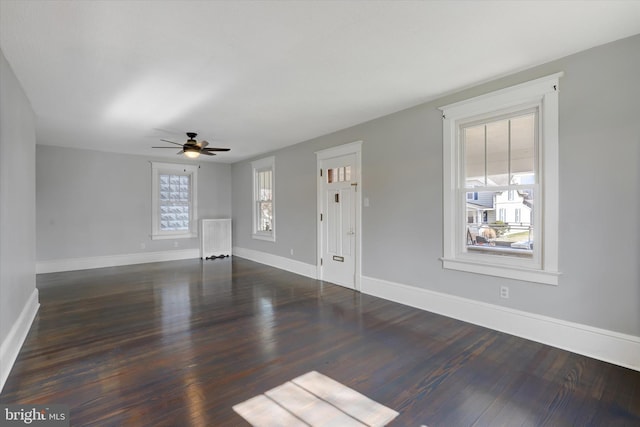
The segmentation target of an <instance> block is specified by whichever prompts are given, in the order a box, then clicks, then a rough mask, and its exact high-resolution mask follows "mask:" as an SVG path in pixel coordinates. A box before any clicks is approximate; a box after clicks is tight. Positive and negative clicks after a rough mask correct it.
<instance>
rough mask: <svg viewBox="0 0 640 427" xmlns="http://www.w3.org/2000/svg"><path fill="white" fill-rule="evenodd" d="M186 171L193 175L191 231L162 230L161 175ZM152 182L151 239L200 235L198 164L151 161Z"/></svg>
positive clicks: (184, 237)
mask: <svg viewBox="0 0 640 427" xmlns="http://www.w3.org/2000/svg"><path fill="white" fill-rule="evenodd" d="M185 173H187V174H189V175H190V176H191V180H190V181H191V184H190V191H191V208H190V209H189V216H190V218H189V231H187V232H184V231H162V230H160V197H159V196H160V175H161V174H185ZM151 183H152V184H151V239H152V240H163V239H192V238H195V237H198V166H197V165H182V164H178V163H162V162H151Z"/></svg>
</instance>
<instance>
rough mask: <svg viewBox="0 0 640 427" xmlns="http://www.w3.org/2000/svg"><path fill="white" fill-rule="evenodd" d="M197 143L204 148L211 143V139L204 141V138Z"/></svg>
mask: <svg viewBox="0 0 640 427" xmlns="http://www.w3.org/2000/svg"><path fill="white" fill-rule="evenodd" d="M197 145H198V147H200V148H204V147H206V146H207V145H209V141H204V140H203V141H200V142H198V144H197Z"/></svg>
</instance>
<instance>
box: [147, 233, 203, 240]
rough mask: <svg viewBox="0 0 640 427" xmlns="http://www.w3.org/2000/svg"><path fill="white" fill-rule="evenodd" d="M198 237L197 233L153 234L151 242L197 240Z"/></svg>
mask: <svg viewBox="0 0 640 427" xmlns="http://www.w3.org/2000/svg"><path fill="white" fill-rule="evenodd" d="M197 237H198V235H197V234H196V233H184V234H152V235H151V240H170V239H195V238H197Z"/></svg>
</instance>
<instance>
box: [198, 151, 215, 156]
mask: <svg viewBox="0 0 640 427" xmlns="http://www.w3.org/2000/svg"><path fill="white" fill-rule="evenodd" d="M200 154H204V155H205V156H215V155H216V154H215V153H212V152H210V151H201V152H200Z"/></svg>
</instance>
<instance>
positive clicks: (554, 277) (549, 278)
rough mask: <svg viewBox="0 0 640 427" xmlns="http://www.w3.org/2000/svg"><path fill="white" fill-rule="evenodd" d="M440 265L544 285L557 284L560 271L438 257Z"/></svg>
mask: <svg viewBox="0 0 640 427" xmlns="http://www.w3.org/2000/svg"><path fill="white" fill-rule="evenodd" d="M440 260H441V261H442V267H443V268H445V269H448V270H458V271H466V272H468V273H478V274H484V275H487V276H494V277H504V278H507V279H515V280H523V281H525V282H535V283H543V284H545V285H555V286H557V285H558V277H559V276H560V274H561V273H560V272H557V271H545V270H532V269H528V268H523V267H513V266H504V265H487V264H484V263H483V264H480V263H476V262H473V261H467V260H459V259H451V258H440Z"/></svg>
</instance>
